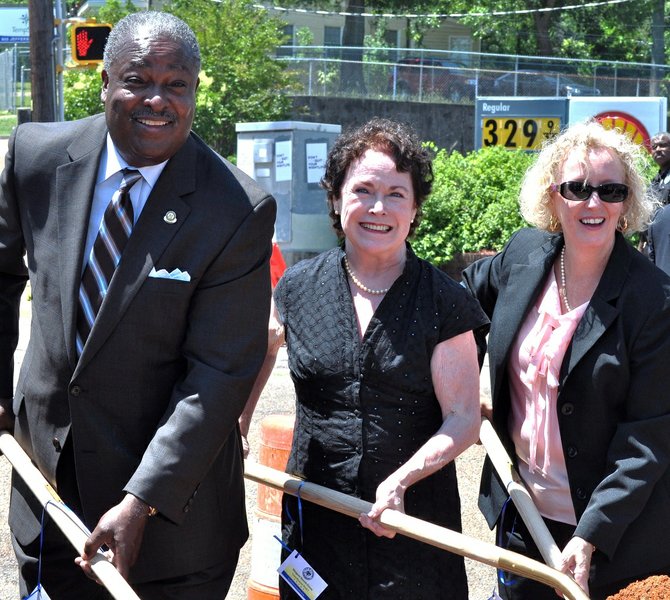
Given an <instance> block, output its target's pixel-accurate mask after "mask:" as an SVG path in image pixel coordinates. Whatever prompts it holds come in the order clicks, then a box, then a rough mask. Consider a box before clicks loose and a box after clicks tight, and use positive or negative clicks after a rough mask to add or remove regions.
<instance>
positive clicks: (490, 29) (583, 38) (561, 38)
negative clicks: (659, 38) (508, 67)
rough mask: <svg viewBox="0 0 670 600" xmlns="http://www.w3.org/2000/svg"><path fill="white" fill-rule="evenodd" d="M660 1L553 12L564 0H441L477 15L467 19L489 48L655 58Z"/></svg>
mask: <svg viewBox="0 0 670 600" xmlns="http://www.w3.org/2000/svg"><path fill="white" fill-rule="evenodd" d="M659 3H663V0H636V1H633V2H625V3H622V4H611V5H602V6H584V7H579V8H570V9H568V10H551V9H553V8H560V7H561V5H562V4H563V3H562V2H559V1H558V0H512V1H509V0H474V2H473V1H472V0H449V1H448V2H447V0H441V2H440V5H441V7H442V8H443V9H444V10H447V11H458V12H464V13H468V14H469V15H471V16H468V17H464V18H463V22H464V23H465V24H467V25H469V26H471V27H472V28H473V32H474V35H475V36H477V37H479V38H480V39H481V40H482V48H483V49H484V51H485V52H496V53H505V54H524V55H529V56H559V57H567V58H601V59H603V60H628V61H637V62H649V61H650V60H651V39H652V23H653V22H654V19H653V15H654V11H655V10H656V11H657V12H658V10H659V7H658V4H659ZM572 4H575V3H572ZM529 9H530V11H531V12H526V13H513V12H512V11H515V10H516V11H527V10H529ZM533 9H536V10H535V11H534V12H533ZM547 9H549V10H547ZM480 13H484V16H481V15H480ZM500 13H507V14H500ZM655 18H656V22H657V24H658V16H656V17H655ZM657 62H658V60H657Z"/></svg>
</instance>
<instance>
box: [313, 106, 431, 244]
mask: <svg viewBox="0 0 670 600" xmlns="http://www.w3.org/2000/svg"><path fill="white" fill-rule="evenodd" d="M370 149H373V150H377V151H380V152H385V153H387V154H388V155H389V156H390V157H391V158H392V159H393V162H394V163H395V165H396V169H397V170H398V171H399V172H400V173H409V175H410V178H411V180H412V188H413V191H414V204H415V208H416V216H415V217H414V222H413V223H412V224H411V225H410V230H409V235H410V236H411V235H412V234H413V233H414V231H415V229H416V228H417V226H418V225H419V221H420V218H421V205H422V204H423V202H424V200H425V199H426V198H427V197H428V195H429V194H430V191H431V189H432V187H433V163H432V156H431V154H430V152H429V151H428V150H427V149H426V148H424V147H423V145H422V143H421V140H420V139H419V137H418V135H417V134H416V132H415V131H414V129H413V128H411V127H410V126H409V125H407V124H405V123H400V122H397V121H392V120H391V119H383V118H380V117H375V118H374V119H371V120H370V121H368V122H367V123H365V124H363V125H361V126H360V127H356V128H355V129H349V130H347V131H345V132H344V133H343V134H342V135H340V136H339V137H338V138H337V140H335V144H334V145H333V147H332V148H331V150H330V152H329V153H328V159H327V160H326V172H325V173H324V175H323V177H322V179H321V187H323V189H325V190H326V192H327V194H328V212H329V214H330V218H331V220H332V221H333V228H334V229H335V231H336V232H337V235H338V236H339V237H343V235H344V234H343V232H342V223H341V222H340V215H337V214H335V208H334V203H335V202H336V201H337V200H339V199H340V196H341V193H342V184H343V183H344V179H345V177H346V175H347V170H348V169H349V166H350V165H351V164H352V163H353V162H354V161H356V160H358V159H359V158H360V157H361V156H363V154H365V152H366V151H367V150H370Z"/></svg>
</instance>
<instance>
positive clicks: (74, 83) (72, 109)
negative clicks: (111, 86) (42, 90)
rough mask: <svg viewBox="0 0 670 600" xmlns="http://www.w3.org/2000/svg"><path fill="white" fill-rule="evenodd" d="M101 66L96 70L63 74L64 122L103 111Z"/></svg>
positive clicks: (69, 71)
mask: <svg viewBox="0 0 670 600" xmlns="http://www.w3.org/2000/svg"><path fill="white" fill-rule="evenodd" d="M101 74H102V66H99V67H98V68H97V69H71V70H68V71H65V73H63V88H64V90H65V93H64V96H65V104H64V113H65V120H66V121H74V120H75V119H83V118H84V117H89V116H91V115H95V114H97V113H99V112H102V111H103V105H102V100H100V92H101V91H102V76H101Z"/></svg>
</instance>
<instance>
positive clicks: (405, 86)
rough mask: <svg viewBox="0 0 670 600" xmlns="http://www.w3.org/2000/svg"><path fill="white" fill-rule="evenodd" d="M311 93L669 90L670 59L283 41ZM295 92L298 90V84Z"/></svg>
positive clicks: (408, 96) (467, 98)
mask: <svg viewBox="0 0 670 600" xmlns="http://www.w3.org/2000/svg"><path fill="white" fill-rule="evenodd" d="M278 54H279V56H278V58H280V59H281V60H283V61H286V62H287V67H288V68H289V69H290V70H291V71H293V72H294V73H295V75H296V79H297V81H298V82H299V83H298V86H299V88H300V89H299V90H297V93H301V94H304V95H308V96H343V97H368V98H378V99H386V100H388V99H392V100H413V101H425V102H458V103H468V102H473V101H474V99H475V98H476V97H477V96H544V97H557V96H659V95H660V96H665V95H667V94H668V91H669V89H668V85H669V84H670V67H666V66H661V65H652V64H647V63H622V62H607V61H589V60H577V59H573V60H569V59H557V58H549V57H529V56H510V55H500V54H498V55H497V54H480V53H470V52H440V51H435V50H431V51H427V50H417V49H414V50H408V49H396V48H374V49H373V48H349V47H341V46H337V47H320V46H319V47H317V46H307V47H306V46H283V47H282V48H281V52H280V53H278ZM294 93H295V92H294Z"/></svg>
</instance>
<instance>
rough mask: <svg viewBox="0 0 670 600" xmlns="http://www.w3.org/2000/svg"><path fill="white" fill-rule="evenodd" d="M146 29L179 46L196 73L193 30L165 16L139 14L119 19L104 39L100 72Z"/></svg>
mask: <svg viewBox="0 0 670 600" xmlns="http://www.w3.org/2000/svg"><path fill="white" fill-rule="evenodd" d="M142 29H146V30H148V31H151V32H152V34H154V35H156V36H158V37H165V38H168V39H171V40H174V41H176V42H179V43H180V44H182V45H183V46H184V48H185V49H187V50H188V51H189V52H190V53H191V54H192V56H193V61H194V62H195V67H196V71H199V70H200V46H198V40H197V39H196V37H195V34H194V33H193V30H192V29H191V28H190V27H189V26H188V25H187V24H186V23H184V21H182V20H181V19H180V18H178V17H175V16H174V15H172V14H170V13H166V12H157V11H151V10H150V11H141V12H136V13H131V14H129V15H127V16H125V17H123V19H121V20H120V21H119V22H118V23H117V24H116V25H114V27H112V31H111V33H110V34H109V37H108V38H107V44H106V45H105V53H104V56H103V61H102V64H103V68H104V69H105V71H109V69H110V67H111V66H112V65H113V64H114V63H115V62H116V61H117V59H118V57H119V54H121V52H122V51H123V50H124V49H125V48H126V47H127V46H128V41H129V40H131V39H133V38H134V37H136V35H137V33H138V32H139V31H140V30H142Z"/></svg>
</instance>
